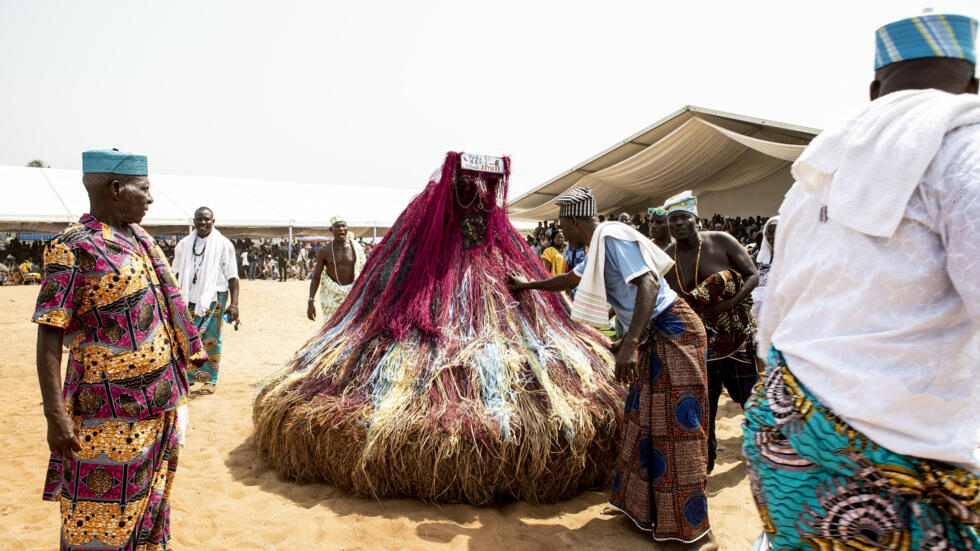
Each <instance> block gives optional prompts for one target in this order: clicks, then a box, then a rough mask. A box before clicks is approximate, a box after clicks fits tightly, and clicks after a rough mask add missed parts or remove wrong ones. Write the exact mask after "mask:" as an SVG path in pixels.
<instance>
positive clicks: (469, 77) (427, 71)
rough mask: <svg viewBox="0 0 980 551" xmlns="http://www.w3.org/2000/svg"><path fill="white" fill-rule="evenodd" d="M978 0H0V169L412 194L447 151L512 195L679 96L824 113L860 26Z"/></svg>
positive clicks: (816, 116) (808, 118) (966, 10)
mask: <svg viewBox="0 0 980 551" xmlns="http://www.w3.org/2000/svg"><path fill="white" fill-rule="evenodd" d="M926 6H932V7H934V8H936V10H937V11H940V12H944V11H945V12H955V13H962V14H965V15H970V16H973V17H980V2H978V1H977V0H964V1H948V2H943V1H934V2H931V3H929V2H926V3H923V2H921V1H907V0H879V1H865V0H850V1H847V2H836V1H822V2H799V1H785V0H783V1H774V2H762V1H755V2H732V1H730V0H729V1H720V2H696V1H689V2H660V1H653V0H647V1H639V2H617V1H610V0H604V1H601V2H600V1H595V0H591V1H572V0H563V1H553V2H551V1H535V0H517V1H511V0H495V1H493V2H469V1H462V0H461V1H458V2H449V1H444V2H438V1H419V2H408V1H401V2H395V1H363V0H362V1H335V2H290V1H283V0H276V1H265V2H249V1H242V0H234V1H230V0H229V1H222V2H219V1H206V0H197V1H187V2H185V1H173V0H171V1H167V2H152V3H151V2H131V1H125V2H124V1H118V2H109V1H104V2H103V1H95V0H86V1H84V2H78V1H63V2H53V1H44V0H31V1H26V0H24V1H13V0H0V51H3V55H2V56H0V106H2V107H0V108H2V110H3V116H2V119H0V120H2V131H0V164H3V165H23V164H25V163H26V162H27V161H29V160H31V159H33V158H41V159H43V160H45V161H46V162H48V163H50V164H51V165H52V166H53V167H55V168H69V169H78V168H80V166H81V151H82V150H83V149H90V148H104V147H118V148H120V149H122V150H128V151H133V152H139V153H145V154H147V155H149V158H150V170H151V176H152V173H154V172H155V173H161V174H196V175H217V176H236V177H247V178H259V179H270V180H293V181H300V182H314V183H317V182H322V183H344V184H356V185H365V186H370V185H386V186H399V187H401V186H406V187H415V188H420V187H421V186H422V185H424V184H425V179H426V177H427V176H428V175H429V174H430V172H431V171H432V169H433V168H435V167H436V166H437V165H438V164H439V163H440V162H441V160H442V155H443V153H444V152H445V151H447V150H450V149H456V150H465V151H471V152H475V153H485V154H491V155H502V154H509V155H512V156H513V168H514V173H513V179H512V189H511V195H512V196H516V195H517V193H519V192H521V191H525V190H527V189H529V188H530V187H533V186H535V185H538V184H540V183H542V182H543V181H545V180H547V179H549V178H551V177H552V176H555V175H557V174H559V173H560V172H562V171H564V170H566V169H568V168H571V167H572V166H573V165H575V164H577V163H578V162H580V161H582V160H584V159H586V158H588V157H590V156H592V155H594V154H596V153H598V152H599V151H601V150H603V149H605V148H607V147H609V146H611V145H612V144H614V143H615V142H617V141H619V140H621V139H623V138H625V137H627V136H628V135H630V134H632V133H634V132H636V131H638V130H640V129H642V128H643V127H645V126H647V125H649V124H651V123H653V122H655V121H657V120H659V119H661V118H663V117H664V116H666V115H668V114H670V113H671V112H673V111H675V110H677V109H679V108H681V107H683V106H685V105H688V104H691V105H698V106H702V107H708V108H713V109H720V110H724V111H731V112H734V113H739V114H743V115H750V116H756V117H762V118H767V119H771V120H777V121H782V122H789V123H795V124H802V125H806V126H815V127H823V126H825V125H827V124H829V123H830V122H832V121H833V120H834V119H836V118H838V117H840V116H841V115H842V114H846V113H847V112H849V111H850V110H853V109H854V108H855V107H857V106H859V105H860V104H861V103H862V102H864V101H867V85H868V82H869V80H870V79H871V76H872V63H873V55H874V52H873V44H874V42H873V32H874V30H875V29H876V28H877V27H878V26H880V25H882V24H884V23H888V22H890V21H893V20H895V19H900V18H902V17H906V16H910V15H916V14H919V13H921V11H922V8H924V7H926Z"/></svg>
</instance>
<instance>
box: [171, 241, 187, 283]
mask: <svg viewBox="0 0 980 551" xmlns="http://www.w3.org/2000/svg"><path fill="white" fill-rule="evenodd" d="M183 244H184V241H183V240H180V241H178V242H177V246H176V247H174V261H173V263H172V264H171V267H172V268H173V271H174V275H175V276H176V275H177V274H178V273H180V270H179V266H180V263H181V261H182V260H183V259H184V247H182V245H183Z"/></svg>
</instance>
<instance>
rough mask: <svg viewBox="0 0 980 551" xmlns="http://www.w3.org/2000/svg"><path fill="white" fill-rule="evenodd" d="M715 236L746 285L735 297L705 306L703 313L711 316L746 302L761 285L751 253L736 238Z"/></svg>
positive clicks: (726, 235)
mask: <svg viewBox="0 0 980 551" xmlns="http://www.w3.org/2000/svg"><path fill="white" fill-rule="evenodd" d="M715 236H716V237H718V238H719V239H718V244H719V245H720V246H721V247H722V248H723V249H724V251H725V253H726V254H727V255H728V260H729V261H731V263H732V267H733V268H735V271H736V272H738V273H739V274H741V276H742V280H743V282H744V283H743V284H742V288H741V289H739V291H738V293H736V294H735V296H734V297H732V298H730V299H728V300H723V301H721V302H719V303H718V304H712V305H709V306H705V307H704V308H702V309H701V312H702V313H704V314H705V315H709V316H713V315H717V314H720V313H721V312H724V311H726V310H731V309H732V308H734V307H735V305H736V304H739V303H741V302H742V301H744V300H745V298H746V297H748V296H749V295H750V294H751V293H752V290H753V289H755V288H756V287H757V286H758V285H759V272H758V271H756V268H755V262H753V261H752V257H751V256H749V253H747V252H745V248H744V247H742V245H741V244H740V243H739V242H738V241H737V240H736V239H735V238H734V237H732V236H730V235H728V234H715Z"/></svg>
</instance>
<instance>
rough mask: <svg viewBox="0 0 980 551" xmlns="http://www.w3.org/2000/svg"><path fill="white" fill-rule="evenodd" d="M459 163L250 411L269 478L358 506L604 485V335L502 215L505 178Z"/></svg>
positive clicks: (616, 440) (614, 427)
mask: <svg viewBox="0 0 980 551" xmlns="http://www.w3.org/2000/svg"><path fill="white" fill-rule="evenodd" d="M459 157H460V154H458V153H454V152H450V153H448V154H447V155H446V159H445V162H444V163H443V166H442V169H441V170H440V171H438V172H436V173H435V174H433V177H432V178H431V179H430V182H429V184H428V186H427V187H426V188H425V190H424V191H423V192H422V193H421V194H420V195H418V196H417V197H416V198H415V199H414V200H412V202H411V203H410V204H409V205H408V207H407V208H406V209H405V211H404V212H403V213H402V214H401V216H399V218H398V220H397V221H396V222H395V224H394V227H392V229H391V230H390V231H389V232H388V233H387V234H386V235H385V237H384V239H383V240H382V241H381V243H380V244H379V245H378V246H377V247H376V248H375V250H374V252H372V254H371V256H370V257H369V258H368V261H367V264H366V265H365V267H364V270H363V271H362V272H361V275H360V276H359V277H358V279H357V281H356V282H355V284H354V287H353V289H352V290H351V293H350V295H349V296H348V298H347V300H346V301H345V302H344V304H343V305H342V306H341V308H340V309H338V310H337V312H336V313H335V314H334V315H333V316H332V317H331V318H330V319H329V320H327V322H326V323H325V325H324V326H323V328H322V329H320V330H319V332H318V333H317V334H316V335H315V336H314V337H313V338H311V339H310V340H309V341H308V342H307V343H306V344H305V345H304V346H303V347H302V348H300V350H299V351H297V353H296V355H295V356H294V357H293V358H292V359H291V360H290V361H289V363H288V365H287V366H286V367H284V368H283V369H282V370H281V371H279V372H278V373H277V374H275V375H274V376H272V377H271V378H270V379H268V380H266V381H265V382H264V383H263V385H262V387H261V388H260V389H259V391H258V393H257V395H256V398H255V403H254V410H253V420H254V422H255V428H256V435H257V442H258V444H259V446H260V448H261V449H262V450H263V452H264V453H265V455H266V456H267V457H268V460H269V461H270V462H271V464H272V465H273V467H274V468H275V470H276V471H278V472H279V473H280V474H281V475H282V476H284V477H285V478H287V479H291V480H318V481H325V482H328V483H330V484H334V485H336V486H339V487H342V488H345V489H347V490H349V491H351V492H354V493H356V494H361V495H367V496H374V497H384V496H417V497H419V498H421V499H424V500H428V501H444V502H468V503H473V504H485V503H489V502H492V501H499V500H508V499H519V500H524V501H529V502H532V503H540V502H550V501H556V500H560V499H565V498H568V497H571V496H573V495H575V494H577V493H579V492H581V491H582V490H584V489H586V488H589V487H599V486H604V485H606V484H608V483H609V482H610V481H611V477H612V475H614V474H615V469H616V461H617V459H618V456H619V446H620V437H619V426H620V424H621V421H622V416H623V414H622V403H623V397H622V396H623V392H622V388H621V387H620V386H618V384H617V383H616V382H615V381H614V380H613V360H612V357H611V355H610V354H609V352H608V349H607V342H606V340H605V338H604V337H602V336H601V335H600V334H599V333H597V332H596V331H594V330H593V329H591V328H588V327H585V326H583V325H580V324H578V323H575V322H573V321H571V318H570V308H569V304H568V301H567V299H565V298H564V296H563V295H559V294H554V293H543V292H527V293H522V294H521V295H520V296H515V295H513V294H511V293H510V291H509V289H508V288H507V285H506V281H507V274H508V273H510V272H517V273H520V274H524V275H526V276H527V277H529V278H534V279H541V278H545V277H548V274H547V272H546V271H545V269H544V266H543V265H542V264H541V261H540V260H539V259H538V258H537V257H536V255H535V254H534V253H533V252H532V251H531V250H530V248H529V247H528V246H527V243H526V242H525V241H524V240H523V239H522V238H521V236H520V235H519V234H518V233H517V231H516V230H515V229H514V227H513V226H512V225H511V224H510V222H509V221H508V219H507V212H506V211H507V209H506V197H507V183H508V178H509V174H510V159H508V158H504V172H503V174H492V173H486V172H476V171H469V170H464V169H462V168H461V167H460V160H459Z"/></svg>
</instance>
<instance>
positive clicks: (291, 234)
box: [289, 226, 293, 264]
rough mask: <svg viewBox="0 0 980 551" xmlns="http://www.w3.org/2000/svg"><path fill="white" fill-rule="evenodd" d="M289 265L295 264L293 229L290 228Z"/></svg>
mask: <svg viewBox="0 0 980 551" xmlns="http://www.w3.org/2000/svg"><path fill="white" fill-rule="evenodd" d="M289 263H290V264H292V263H293V227H292V226H289Z"/></svg>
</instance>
